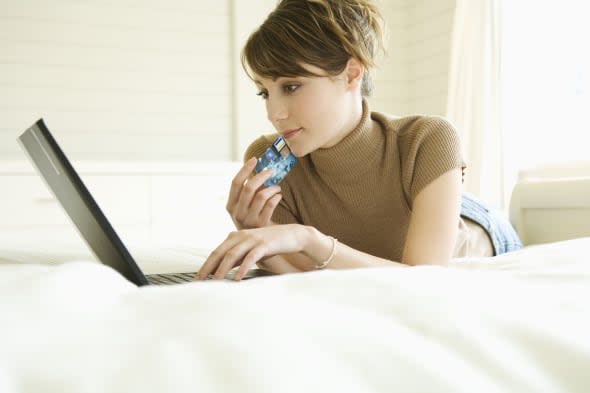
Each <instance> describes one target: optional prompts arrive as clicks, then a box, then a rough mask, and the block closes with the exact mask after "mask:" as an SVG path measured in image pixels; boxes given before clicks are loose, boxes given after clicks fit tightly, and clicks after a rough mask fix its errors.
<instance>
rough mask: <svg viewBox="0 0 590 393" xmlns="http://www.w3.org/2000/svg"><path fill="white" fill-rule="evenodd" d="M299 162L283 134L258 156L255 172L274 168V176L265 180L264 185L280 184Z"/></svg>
mask: <svg viewBox="0 0 590 393" xmlns="http://www.w3.org/2000/svg"><path fill="white" fill-rule="evenodd" d="M296 163H297V158H296V157H295V156H294V155H293V153H291V149H289V146H288V145H287V143H286V142H285V140H284V139H283V137H282V136H279V137H278V138H277V139H275V141H274V142H273V143H272V145H270V147H269V148H268V149H266V151H265V152H264V153H263V154H262V156H260V157H258V162H257V163H256V167H255V168H254V172H256V173H259V172H261V171H263V170H265V169H267V168H268V169H271V170H272V176H271V177H270V178H268V179H267V180H266V181H265V182H264V187H269V186H272V185H275V184H279V183H280V182H281V181H282V180H283V179H284V178H285V176H287V173H289V171H290V170H291V169H293V167H294V166H295V164H296Z"/></svg>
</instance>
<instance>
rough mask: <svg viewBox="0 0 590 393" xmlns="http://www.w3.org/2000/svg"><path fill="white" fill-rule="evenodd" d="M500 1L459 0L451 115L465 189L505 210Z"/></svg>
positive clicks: (449, 106) (452, 64)
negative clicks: (458, 139)
mask: <svg viewBox="0 0 590 393" xmlns="http://www.w3.org/2000/svg"><path fill="white" fill-rule="evenodd" d="M500 2H501V0H477V1H474V0H457V2H456V8H455V16H454V25H453V32H452V37H451V40H452V41H451V61H450V67H449V69H450V75H449V90H448V100H447V113H446V116H447V118H448V119H449V120H450V121H451V122H452V123H453V124H454V125H455V127H456V128H457V130H458V132H459V134H460V136H461V141H462V144H463V154H464V158H465V161H466V163H467V169H466V171H465V181H464V190H465V191H468V192H470V193H472V194H474V195H477V196H479V197H480V198H482V199H484V200H485V201H487V202H488V203H489V204H490V205H491V206H492V207H494V208H497V209H499V210H501V211H504V212H505V213H506V214H507V199H508V195H507V193H506V189H505V185H504V178H505V176H504V154H505V152H504V149H503V134H502V127H501V124H502V105H501V87H502V84H501V34H500V32H501V30H500V29H501V9H500Z"/></svg>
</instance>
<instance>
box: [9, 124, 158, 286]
mask: <svg viewBox="0 0 590 393" xmlns="http://www.w3.org/2000/svg"><path fill="white" fill-rule="evenodd" d="M18 141H19V143H20V145H21V146H22V147H23V149H24V150H25V151H26V152H27V154H28V156H29V158H30V160H31V161H32V163H33V166H34V167H36V169H37V171H38V172H39V174H40V175H41V177H42V178H43V179H44V180H45V183H46V184H47V186H48V187H49V188H50V190H51V191H52V192H53V195H54V196H55V198H57V200H58V201H59V202H60V204H61V205H62V207H63V208H64V210H65V211H66V213H67V214H68V216H69V217H70V219H71V220H72V222H73V223H74V225H75V226H76V227H77V228H78V231H79V232H80V234H81V235H82V237H83V238H84V240H85V241H86V243H87V244H88V246H89V247H90V249H91V250H92V252H93V253H94V255H95V256H96V257H97V258H98V260H99V261H101V262H102V263H104V264H105V265H108V266H110V267H112V268H113V269H115V270H116V271H118V272H119V273H121V274H122V275H123V276H124V277H125V278H126V279H128V280H129V281H131V282H133V283H134V284H136V285H147V284H148V282H147V280H146V278H145V276H144V275H143V273H142V272H141V270H140V269H139V267H138V266H137V264H136V263H135V261H134V260H133V258H132V257H131V255H130V254H129V252H128V250H127V248H126V247H125V245H124V244H123V242H122V241H121V239H120V238H119V236H118V235H117V233H116V232H115V230H114V229H113V227H112V226H111V224H110V223H109V221H108V220H107V218H106V217H105V215H104V214H103V213H102V211H101V210H100V208H99V207H98V204H97V203H96V201H95V200H94V198H93V197H92V195H91V194H90V192H89V191H88V189H87V188H86V186H85V185H84V183H83V182H82V180H81V179H80V177H79V176H78V174H77V173H76V171H75V170H74V167H73V166H72V165H71V164H70V162H69V160H68V159H67V157H66V155H65V154H64V153H63V151H62V150H61V148H60V147H59V145H58V144H57V142H56V141H55V139H54V138H53V136H52V135H51V133H50V132H49V129H48V128H47V127H46V126H45V123H44V122H43V119H40V120H39V121H37V122H36V123H35V124H34V125H33V126H32V127H30V128H29V129H27V130H26V131H25V132H24V133H23V134H22V135H21V136H19V138H18Z"/></svg>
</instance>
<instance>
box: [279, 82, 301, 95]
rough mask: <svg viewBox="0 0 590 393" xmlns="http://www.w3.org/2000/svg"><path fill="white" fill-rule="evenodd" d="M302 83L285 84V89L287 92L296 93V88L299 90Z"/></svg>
mask: <svg viewBox="0 0 590 393" xmlns="http://www.w3.org/2000/svg"><path fill="white" fill-rule="evenodd" d="M299 86H300V85H293V84H289V85H285V86H283V90H284V91H285V93H289V94H290V93H294V92H295V90H297V89H298V88H299Z"/></svg>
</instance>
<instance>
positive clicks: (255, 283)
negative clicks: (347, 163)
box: [0, 169, 590, 392]
mask: <svg viewBox="0 0 590 393" xmlns="http://www.w3.org/2000/svg"><path fill="white" fill-rule="evenodd" d="M158 170H160V169H158ZM88 171H89V172H92V171H91V170H90V169H88ZM128 172H133V171H128ZM229 172H230V171H228V173H229ZM134 173H135V174H136V175H137V173H136V172H134ZM142 174H145V173H144V172H142ZM529 175H531V173H530V172H529V173H528V175H527V174H526V173H525V174H523V176H521V178H520V179H519V182H518V184H517V187H515V191H514V192H513V197H512V202H511V207H512V209H511V213H510V218H511V220H512V221H513V223H514V224H515V226H516V227H518V228H519V230H520V231H522V233H523V234H524V235H525V236H524V237H525V238H526V239H528V240H527V245H526V247H525V248H524V249H523V250H521V251H518V252H515V253H511V254H506V255H502V256H499V257H496V258H458V259H456V260H454V261H453V262H452V263H451V266H450V267H448V268H442V267H434V266H427V267H415V268H411V269H356V270H348V271H330V270H326V271H320V272H312V273H300V274H292V275H284V276H277V277H269V278H259V279H255V280H249V281H244V282H241V283H234V282H206V283H202V282H201V283H190V284H185V285H176V286H168V287H143V288H138V287H135V286H134V285H132V284H130V283H129V282H127V281H126V280H124V279H123V278H122V277H121V276H120V275H118V274H117V273H116V272H114V271H113V270H111V269H110V268H108V267H106V266H104V265H101V264H98V263H96V262H95V261H94V259H93V256H92V255H91V254H90V253H89V251H88V250H87V249H86V247H85V245H84V244H83V242H82V241H81V240H80V238H79V237H78V236H77V234H76V232H75V231H74V230H73V229H72V228H71V227H70V226H67V225H55V226H38V225H37V226H35V225H26V226H22V227H11V228H8V227H7V228H4V229H2V230H0V297H1V299H2V302H1V303H0V321H1V322H0V392H132V391H142V392H162V391H166V392H185V391H186V392H189V391H190V392H194V391H203V392H302V391H309V392H327V391H334V392H348V391H351V392H393V391H402V392H433V391H436V392H474V391H477V392H587V391H588V389H589V388H590V376H589V375H588V369H589V368H590V335H589V334H588V332H589V331H590V302H589V301H588V299H590V260H589V257H588V251H589V250H590V232H588V228H589V225H588V224H587V225H585V226H584V225H578V223H576V224H575V225H574V226H575V228H574V229H572V230H569V229H567V230H565V229H564V230H562V231H558V233H549V232H548V231H545V232H543V234H542V236H541V235H538V232H535V231H537V226H538V225H540V224H546V225H549V224H551V223H553V226H556V225H557V227H560V228H569V227H568V226H567V222H568V221H569V220H570V219H571V217H572V209H573V210H578V215H583V214H585V213H586V211H587V209H588V206H589V202H588V201H590V198H588V194H587V190H588V188H587V187H588V184H590V176H584V175H581V176H575V177H573V176H570V177H568V180H567V181H569V183H568V184H569V186H568V187H570V188H568V190H569V192H570V193H574V194H576V196H575V197H571V195H570V194H568V195H566V196H563V195H561V196H560V193H554V194H553V195H554V198H552V199H551V198H548V197H547V193H546V192H543V189H544V187H543V186H542V183H543V182H546V183H547V184H553V183H555V182H556V181H558V179H561V180H559V181H565V180H564V176H563V173H560V174H559V175H555V174H550V173H549V172H543V173H541V174H539V173H535V174H534V176H532V175H531V176H529ZM565 177H567V176H565ZM214 178H216V179H217V180H219V178H218V176H214ZM217 180H216V181H217ZM225 180H226V179H224V181H223V182H221V183H224V182H225ZM152 183H153V182H150V184H152ZM221 183H219V184H221ZM185 184H186V183H185ZM551 187H552V186H551ZM531 190H532V191H531ZM534 190H536V191H534ZM539 192H540V193H541V194H542V195H540V194H539ZM580 193H581V194H580ZM560 199H561V200H562V201H561V202H560ZM105 201H106V199H105ZM516 206H518V207H516ZM218 207H219V206H218ZM561 208H563V210H564V217H565V220H564V221H555V220H556V217H560V214H559V210H560V209H561ZM115 210H116V209H115ZM115 210H112V211H115ZM213 210H215V211H216V212H217V213H216V214H218V215H219V222H220V224H219V227H217V228H211V227H210V226H209V235H208V236H204V237H203V238H204V239H205V241H203V238H202V239H201V242H200V243H199V242H190V241H189V240H190V238H191V237H193V236H194V233H193V232H191V231H192V230H194V228H192V229H191V228H187V229H186V231H182V232H183V234H182V235H178V236H176V237H168V238H165V240H162V242H161V243H160V244H156V243H154V242H146V240H145V233H140V234H138V235H137V236H136V237H134V236H132V233H134V231H133V230H129V231H128V232H125V231H124V232H125V237H126V242H127V243H128V244H129V245H130V249H131V251H132V253H133V254H134V255H135V256H136V259H137V260H138V262H139V263H140V264H141V266H142V268H143V269H144V270H145V271H147V272H148V273H157V272H165V271H192V270H194V269H195V268H196V267H197V266H198V264H199V263H201V262H202V261H203V259H204V258H205V256H206V255H207V252H208V250H210V247H212V244H214V243H215V242H216V241H217V240H218V239H217V237H218V236H220V234H221V232H223V231H224V230H225V229H227V228H226V225H227V221H224V220H225V219H223V218H222V217H221V215H223V214H224V213H223V211H222V208H219V209H213ZM548 211H550V213H551V214H549V215H548ZM574 216H576V214H574ZM547 217H550V218H551V220H552V221H551V222H549V223H548V222H543V221H542V220H543V219H544V218H545V219H546V218H547ZM121 220H123V219H122V218H121ZM123 221H124V220H123ZM152 221H153V220H152ZM150 222H151V221H150ZM207 222H208V223H209V224H208V225H211V223H210V222H209V221H207ZM211 222H213V221H211ZM533 224H534V225H533ZM150 233H152V234H153V233H154V231H150ZM187 233H188V235H187ZM533 234H536V235H534V236H533Z"/></svg>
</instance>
